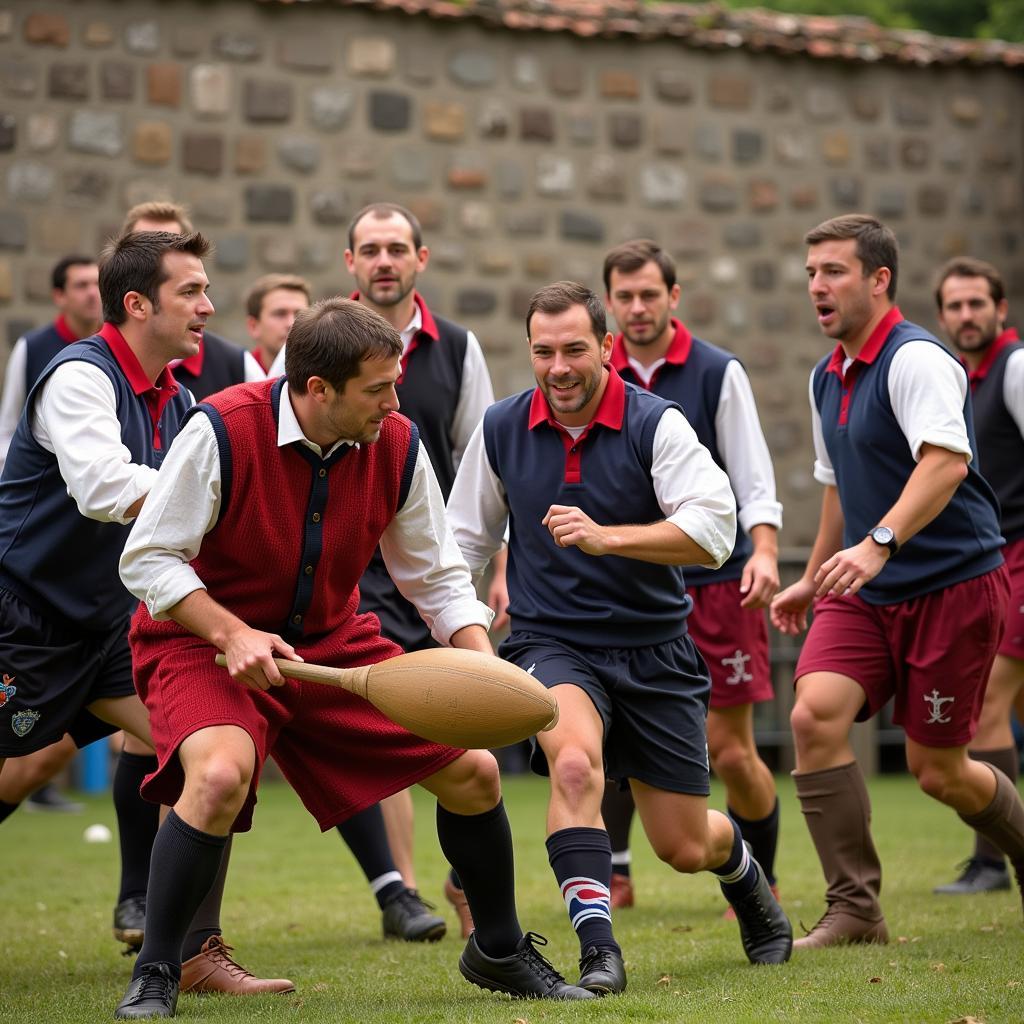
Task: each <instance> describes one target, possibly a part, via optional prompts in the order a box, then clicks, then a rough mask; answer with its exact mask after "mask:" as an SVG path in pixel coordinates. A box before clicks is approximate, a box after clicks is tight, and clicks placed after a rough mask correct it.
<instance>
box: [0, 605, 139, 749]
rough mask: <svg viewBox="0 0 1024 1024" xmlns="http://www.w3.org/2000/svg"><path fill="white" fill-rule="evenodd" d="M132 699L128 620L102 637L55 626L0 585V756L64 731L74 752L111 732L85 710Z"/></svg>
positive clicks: (54, 738) (39, 745)
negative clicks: (95, 703) (97, 702)
mask: <svg viewBox="0 0 1024 1024" xmlns="http://www.w3.org/2000/svg"><path fill="white" fill-rule="evenodd" d="M134 693H135V684H134V683H133V682H132V656H131V650H130V649H129V647H128V620H127V619H126V620H125V621H124V622H123V623H121V624H119V625H118V626H117V627H116V628H114V629H111V630H110V631H108V632H107V633H97V632H89V631H85V630H76V629H74V628H73V627H70V626H69V625H68V624H67V623H58V622H54V621H53V620H52V619H50V618H48V617H47V616H45V615H42V614H41V613H40V612H38V611H36V610H35V609H34V608H33V607H32V606H31V605H29V604H27V603H26V602H25V601H23V600H22V599H21V598H20V597H18V596H17V595H16V594H12V593H11V592H10V591H9V590H5V589H3V588H2V587H0V757H21V756H22V755H24V754H31V753H32V752H33V751H35V750H41V749H42V748H43V747H48V746H49V745H50V744H51V743H55V742H56V741H57V740H59V739H61V738H62V737H63V736H64V734H65V733H70V735H71V738H72V739H73V740H74V741H75V743H77V744H78V746H80V747H84V746H85V745H86V744H88V743H92V742H93V740H98V739H102V738H103V737H104V736H109V735H110V734H111V733H113V732H117V726H116V725H110V724H109V723H108V722H103V721H101V720H100V719H98V718H97V717H96V716H95V715H93V714H91V713H90V712H89V711H88V710H87V709H86V705H88V704H91V703H92V702H93V701H95V700H100V699H102V698H104V697H127V696H130V695H132V694H134Z"/></svg>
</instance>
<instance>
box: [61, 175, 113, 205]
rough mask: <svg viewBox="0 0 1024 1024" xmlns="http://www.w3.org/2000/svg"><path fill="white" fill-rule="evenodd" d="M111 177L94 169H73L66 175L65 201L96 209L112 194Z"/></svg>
mask: <svg viewBox="0 0 1024 1024" xmlns="http://www.w3.org/2000/svg"><path fill="white" fill-rule="evenodd" d="M111 183H112V179H111V176H110V175H109V174H108V173H107V172H106V171H102V170H98V169H96V168H93V167H73V168H71V169H70V170H68V171H67V172H65V175H64V201H65V202H66V203H69V204H70V205H72V206H85V207H93V208H95V207H96V206H98V205H99V204H100V203H102V202H103V200H104V199H106V197H107V196H108V195H109V193H110V186H111Z"/></svg>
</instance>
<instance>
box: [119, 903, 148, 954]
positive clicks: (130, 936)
mask: <svg viewBox="0 0 1024 1024" xmlns="http://www.w3.org/2000/svg"><path fill="white" fill-rule="evenodd" d="M145 937H146V897H145V896H129V897H128V899H126V900H121V902H120V903H118V905H117V906H116V907H114V938H115V939H117V941H118V942H123V943H125V945H126V946H127V947H128V949H127V950H126V951H125V955H126V956H127V955H129V954H131V953H138V951H139V950H140V949H142V940H143V939H144V938H145Z"/></svg>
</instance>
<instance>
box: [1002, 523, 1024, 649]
mask: <svg viewBox="0 0 1024 1024" xmlns="http://www.w3.org/2000/svg"><path fill="white" fill-rule="evenodd" d="M1003 558H1005V559H1006V568H1007V569H1008V570H1009V573H1010V600H1009V602H1008V604H1007V606H1006V632H1005V633H1004V634H1003V642H1002V643H1001V644H1000V645H999V653H1000V654H1002V655H1003V656H1004V657H1006V658H1021V659H1024V537H1022V538H1021V539H1020V540H1015V541H1013V542H1011V543H1010V544H1007V545H1006V547H1005V548H1003Z"/></svg>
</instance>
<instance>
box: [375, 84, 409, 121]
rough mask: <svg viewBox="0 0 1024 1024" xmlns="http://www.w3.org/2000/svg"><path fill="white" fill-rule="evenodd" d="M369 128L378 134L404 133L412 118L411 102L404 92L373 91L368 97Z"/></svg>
mask: <svg viewBox="0 0 1024 1024" xmlns="http://www.w3.org/2000/svg"><path fill="white" fill-rule="evenodd" d="M368 101H369V105H370V113H369V121H370V127H371V128H375V129H376V130H377V131H379V132H404V131H406V129H408V127H409V122H410V120H411V118H412V100H411V99H410V98H409V97H408V96H407V95H406V94H405V93H404V92H394V91H392V90H390V89H374V90H372V91H371V92H370V95H369V97H368Z"/></svg>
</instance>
